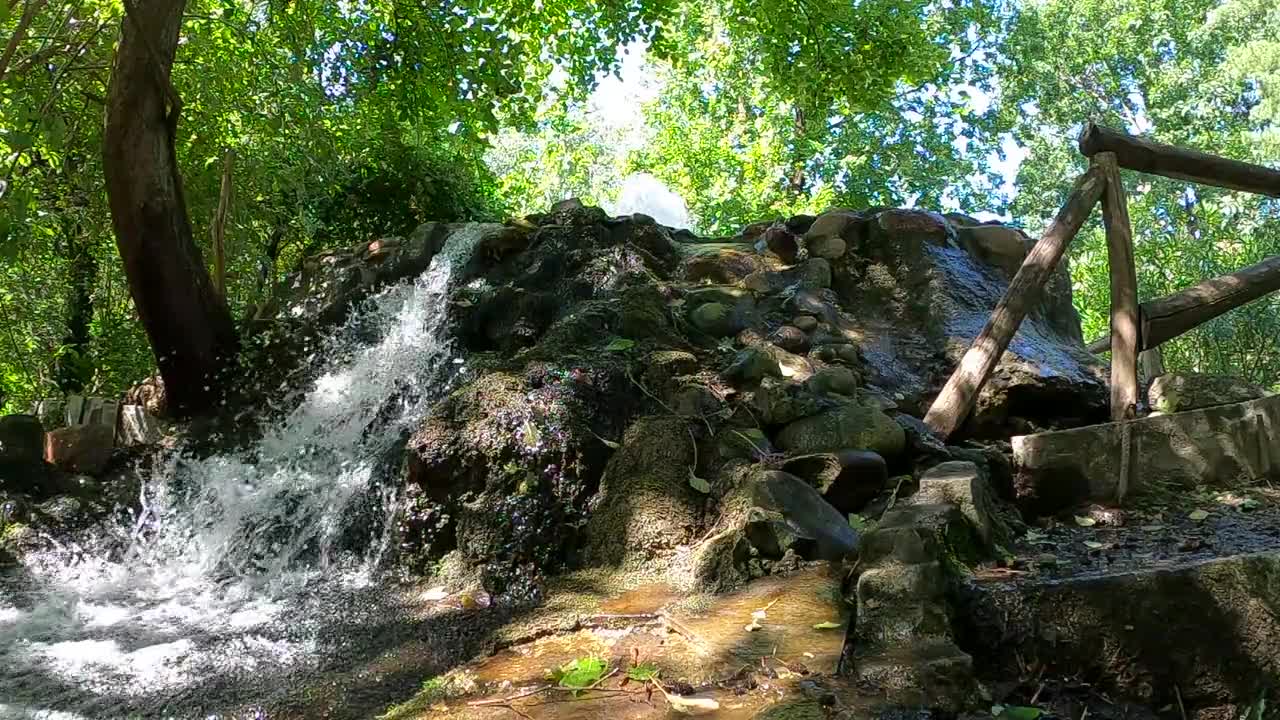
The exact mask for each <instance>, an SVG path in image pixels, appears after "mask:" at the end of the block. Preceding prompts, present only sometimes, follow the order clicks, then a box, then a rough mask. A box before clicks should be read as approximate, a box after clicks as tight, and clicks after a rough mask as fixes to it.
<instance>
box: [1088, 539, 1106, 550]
mask: <svg viewBox="0 0 1280 720" xmlns="http://www.w3.org/2000/svg"><path fill="white" fill-rule="evenodd" d="M1084 546H1085V547H1087V548H1089V549H1090V550H1101V549H1102V548H1104V547H1106V545H1104V544H1103V543H1100V542H1095V541H1093V540H1085V541H1084Z"/></svg>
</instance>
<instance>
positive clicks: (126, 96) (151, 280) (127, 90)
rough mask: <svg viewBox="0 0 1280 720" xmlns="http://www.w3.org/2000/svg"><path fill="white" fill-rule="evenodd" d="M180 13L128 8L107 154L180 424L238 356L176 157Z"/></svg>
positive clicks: (216, 389)
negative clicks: (173, 73) (172, 79)
mask: <svg viewBox="0 0 1280 720" xmlns="http://www.w3.org/2000/svg"><path fill="white" fill-rule="evenodd" d="M184 5H185V0H137V1H134V0H125V7H126V13H125V18H124V21H123V22H124V27H123V29H122V33H121V37H120V47H119V49H118V50H117V52H116V60H115V66H114V67H113V68H112V72H111V86H110V88H109V90H108V98H107V122H106V128H105V131H104V136H103V151H102V152H103V155H102V166H103V172H104V174H105V175H106V183H107V198H108V200H109V201H110V204H111V221H112V224H113V225H114V227H115V232H116V247H117V248H118V249H119V251H120V257H121V259H122V260H123V261H124V270H125V275H126V276H127V277H128V279H129V293H130V294H131V295H132V296H133V302H134V305H135V306H136V307H137V310H138V315H139V316H140V317H141V319H142V325H143V327H144V328H145V329H146V332H147V337H148V339H149V340H150V341H151V350H152V352H154V353H155V356H156V362H157V364H158V366H159V368H160V374H161V376H162V377H163V378H164V382H165V391H166V393H167V395H168V398H169V408H170V411H171V412H173V413H174V414H176V415H179V416H183V415H193V414H199V413H201V412H204V411H207V410H209V409H210V408H211V407H212V406H213V404H214V403H215V402H216V400H217V399H218V398H219V397H220V395H221V392H220V384H221V382H220V381H221V380H222V377H221V375H222V370H223V369H224V368H226V367H227V366H228V364H229V363H230V362H231V360H232V359H233V358H234V357H235V353H236V349H237V340H236V334H235V327H234V325H233V324H232V321H231V313H230V312H229V311H228V310H227V305H226V302H225V301H224V300H223V299H222V298H221V297H220V296H219V295H218V294H217V293H216V292H215V291H214V287H213V283H212V282H211V281H210V279H209V273H208V271H207V270H206V269H205V264H204V261H203V259H202V258H201V255H200V251H199V249H197V248H196V245H195V241H194V240H193V238H192V233H191V222H190V220H189V219H188V216H187V206H186V201H185V200H184V198H183V194H182V178H181V176H180V175H179V174H178V163H177V156H176V153H175V149H174V133H175V131H176V129H177V122H178V111H179V103H178V99H177V95H176V94H175V93H174V92H173V90H172V86H171V84H170V83H169V71H170V69H171V68H172V67H173V58H174V54H175V53H176V51H177V47H178V31H179V29H180V27H181V25H182V11H183V7H184Z"/></svg>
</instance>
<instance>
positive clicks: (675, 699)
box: [667, 695, 720, 715]
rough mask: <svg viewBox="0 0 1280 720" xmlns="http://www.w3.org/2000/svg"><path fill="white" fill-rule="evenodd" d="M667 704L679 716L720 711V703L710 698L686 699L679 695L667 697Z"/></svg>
mask: <svg viewBox="0 0 1280 720" xmlns="http://www.w3.org/2000/svg"><path fill="white" fill-rule="evenodd" d="M667 704H668V705H670V706H671V709H672V710H673V711H675V712H678V713H680V714H681V715H701V714H703V713H709V712H715V711H716V710H719V709H720V703H718V702H716V701H715V700H712V699H711V698H697V697H688V698H687V697H680V696H679V695H668V696H667Z"/></svg>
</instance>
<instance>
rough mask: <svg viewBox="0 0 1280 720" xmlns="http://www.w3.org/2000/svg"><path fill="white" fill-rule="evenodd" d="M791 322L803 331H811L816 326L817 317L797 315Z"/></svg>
mask: <svg viewBox="0 0 1280 720" xmlns="http://www.w3.org/2000/svg"><path fill="white" fill-rule="evenodd" d="M791 324H792V325H794V326H796V327H797V328H799V329H801V330H803V331H804V332H813V329H814V328H816V327H818V318H816V317H814V316H812V315H797V316H796V317H795V318H794V319H792V321H791Z"/></svg>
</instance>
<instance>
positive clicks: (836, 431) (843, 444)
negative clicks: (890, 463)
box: [777, 400, 906, 458]
mask: <svg viewBox="0 0 1280 720" xmlns="http://www.w3.org/2000/svg"><path fill="white" fill-rule="evenodd" d="M777 444H778V447H780V448H782V449H784V450H788V451H791V452H795V453H821V452H833V451H836V450H843V449H846V448H865V449H867V450H872V451H874V452H877V453H879V454H880V455H882V456H884V457H886V458H896V457H898V456H900V455H901V454H902V452H903V450H905V448H906V434H905V433H904V432H903V429H902V426H901V425H898V423H896V422H894V420H893V419H892V418H890V417H889V416H888V415H885V414H884V413H883V412H881V411H880V410H879V409H878V408H875V407H872V406H870V405H866V404H864V403H862V402H859V401H857V400H854V401H849V402H844V403H841V404H840V405H838V406H836V407H835V408H832V409H831V410H827V411H825V412H823V413H821V414H818V415H814V416H812V417H807V418H801V419H799V420H796V421H794V422H792V423H791V424H789V425H787V426H786V427H785V428H783V429H782V432H780V433H779V434H778V437H777Z"/></svg>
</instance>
